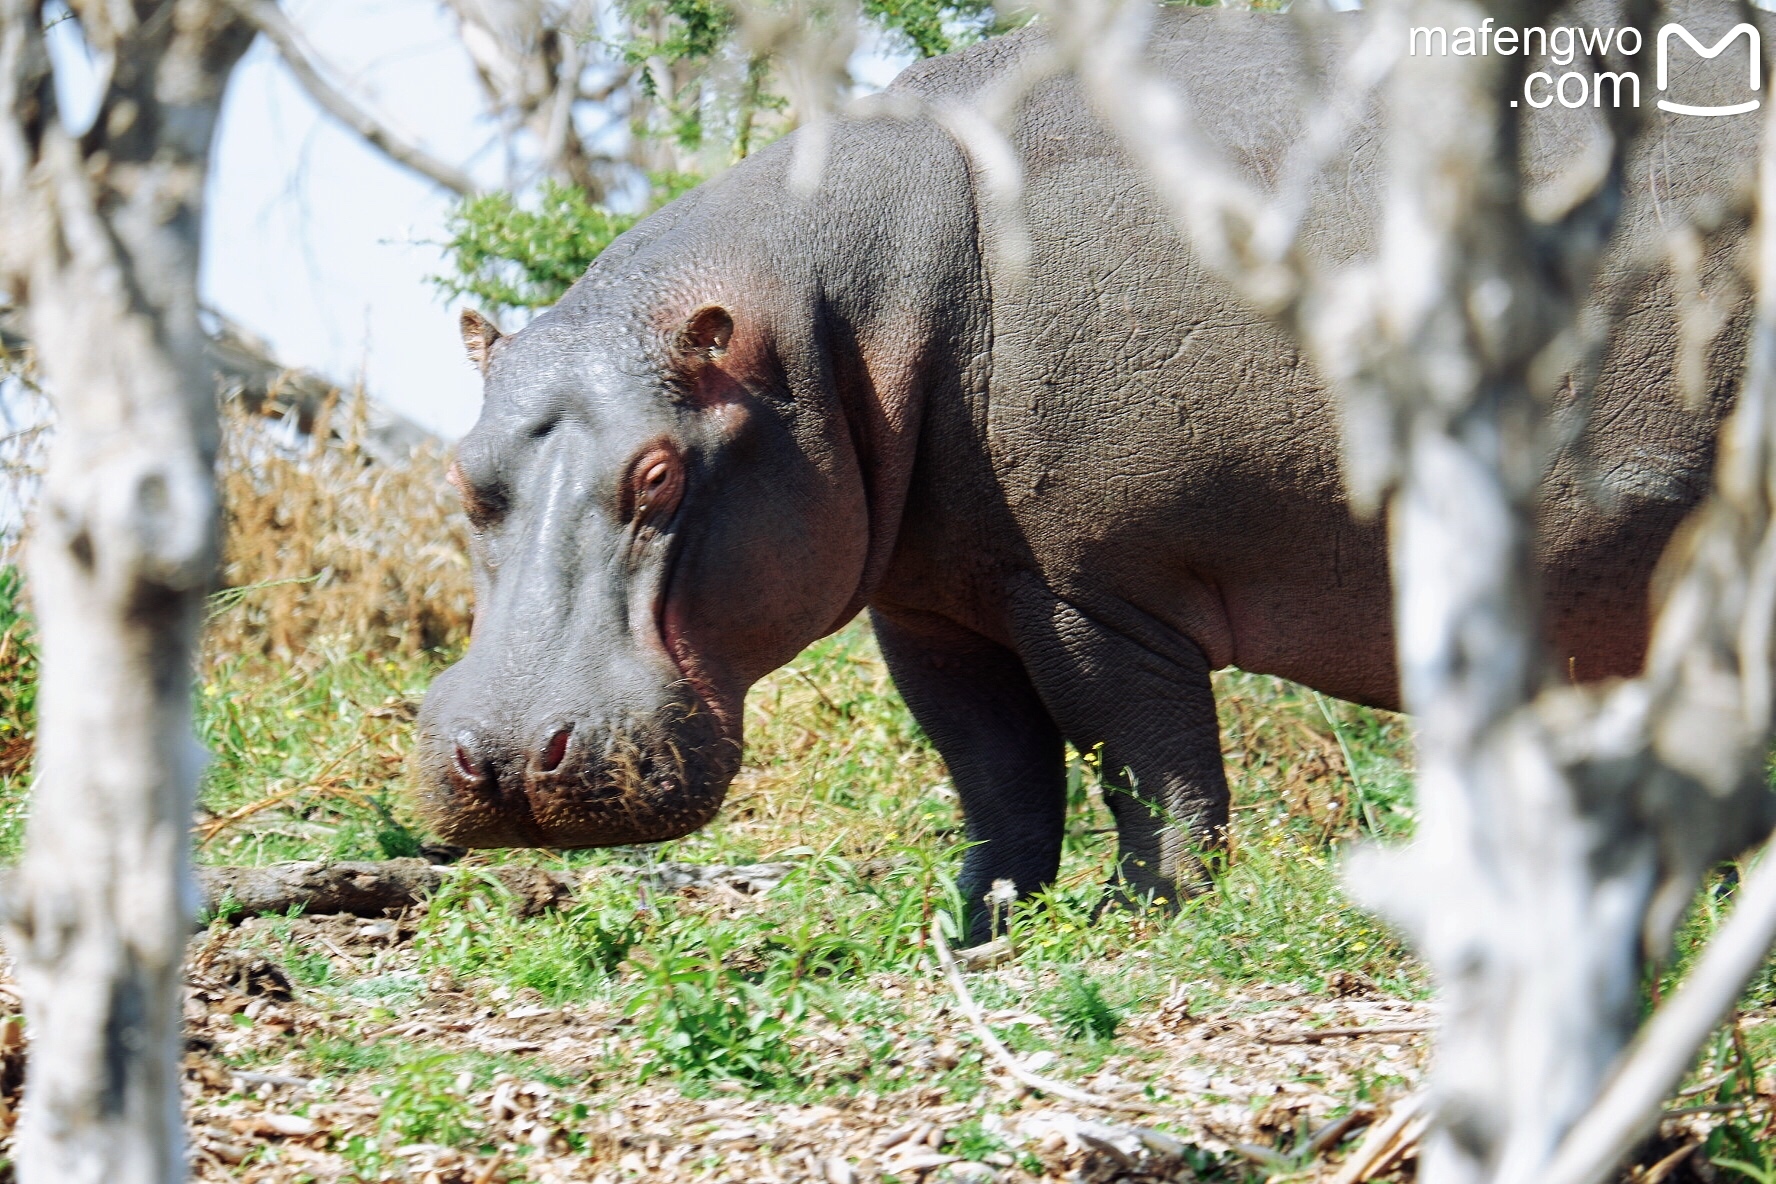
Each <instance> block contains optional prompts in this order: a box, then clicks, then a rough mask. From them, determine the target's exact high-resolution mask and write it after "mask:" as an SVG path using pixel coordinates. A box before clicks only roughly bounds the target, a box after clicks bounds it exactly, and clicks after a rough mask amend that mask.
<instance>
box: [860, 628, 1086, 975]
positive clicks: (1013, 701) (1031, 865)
mask: <svg viewBox="0 0 1776 1184" xmlns="http://www.w3.org/2000/svg"><path fill="white" fill-rule="evenodd" d="M871 617H872V621H873V623H874V625H875V630H876V640H877V642H878V644H880V646H881V647H882V656H883V657H884V658H886V659H887V662H888V670H889V673H890V674H892V675H893V676H894V685H895V686H896V687H897V688H899V690H900V693H901V697H902V698H904V699H905V700H906V703H907V707H908V708H909V709H911V711H912V713H913V718H914V719H916V720H918V721H919V726H920V727H921V728H923V729H924V730H925V734H926V735H927V736H929V737H930V738H931V742H932V744H934V745H935V746H936V747H937V751H938V752H939V754H941V755H942V756H943V758H944V763H945V764H946V765H948V766H949V771H950V779H951V781H953V782H954V783H955V786H956V796H957V798H958V799H960V801H961V804H962V816H963V822H964V826H965V828H966V833H967V835H968V838H969V840H970V841H971V842H972V843H973V844H974V845H973V846H971V847H970V848H969V849H968V852H967V854H966V855H964V856H963V860H962V873H961V875H960V876H959V877H958V880H957V887H958V888H959V890H960V892H961V896H962V899H963V901H964V904H965V907H966V908H967V910H968V917H967V920H966V931H967V938H968V941H969V942H970V943H971V944H973V943H979V942H982V941H986V940H987V939H988V938H989V937H990V936H991V932H990V925H991V915H990V912H989V910H988V907H987V906H986V904H985V897H986V896H987V894H988V892H989V891H990V890H991V889H992V887H993V884H994V882H995V881H997V880H1010V881H1011V882H1012V883H1013V884H1014V885H1015V886H1016V888H1017V892H1018V895H1019V896H1028V895H1030V894H1031V893H1033V892H1037V891H1040V890H1041V889H1043V888H1045V887H1047V886H1048V885H1049V884H1050V883H1052V882H1053V880H1054V877H1055V873H1056V872H1057V871H1058V870H1059V869H1060V863H1061V837H1062V832H1063V828H1064V826H1065V823H1066V809H1067V784H1066V762H1065V758H1064V751H1063V748H1062V742H1061V733H1060V730H1059V729H1058V728H1057V727H1056V726H1055V723H1054V720H1053V719H1051V718H1050V717H1049V714H1048V711H1047V709H1046V708H1045V707H1044V706H1043V703H1042V700H1041V698H1040V697H1039V696H1038V695H1037V693H1036V690H1035V687H1034V686H1032V685H1031V682H1030V679H1029V676H1028V675H1027V674H1026V673H1025V672H1024V667H1023V664H1022V663H1021V662H1019V661H1018V657H1017V655H1016V654H1014V653H1012V652H1011V651H1010V650H1008V649H1006V648H1005V647H1004V646H1001V645H998V644H997V643H995V642H993V641H990V640H988V639H987V638H984V637H982V636H980V635H979V634H978V633H975V632H973V631H972V630H969V629H965V628H963V627H962V626H960V625H957V624H954V623H953V622H951V621H948V620H946V619H944V618H941V617H937V616H935V615H933V614H930V613H921V612H911V611H904V610H899V609H877V610H875V611H874V612H873V613H872V614H871Z"/></svg>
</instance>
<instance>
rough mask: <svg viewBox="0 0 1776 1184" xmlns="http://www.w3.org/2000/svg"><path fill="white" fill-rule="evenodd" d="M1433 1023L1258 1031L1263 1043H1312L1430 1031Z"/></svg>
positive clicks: (1434, 1028) (1434, 1027) (1433, 1026)
mask: <svg viewBox="0 0 1776 1184" xmlns="http://www.w3.org/2000/svg"><path fill="white" fill-rule="evenodd" d="M1435 1030H1436V1025H1435V1024H1376V1025H1373V1026H1372V1027H1367V1028H1287V1029H1285V1030H1283V1031H1281V1032H1260V1033H1259V1034H1258V1039H1259V1040H1261V1041H1263V1042H1264V1043H1265V1044H1314V1043H1317V1042H1319V1041H1321V1040H1335V1039H1337V1038H1338V1037H1341V1036H1396V1035H1402V1034H1404V1033H1407V1032H1432V1031H1435Z"/></svg>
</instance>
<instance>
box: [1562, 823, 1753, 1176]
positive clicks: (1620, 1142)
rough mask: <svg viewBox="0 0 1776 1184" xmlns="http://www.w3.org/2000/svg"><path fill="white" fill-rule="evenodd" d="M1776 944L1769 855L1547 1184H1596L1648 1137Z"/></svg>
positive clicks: (1566, 1147) (1575, 1132) (1577, 1130)
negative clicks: (1668, 1100)
mask: <svg viewBox="0 0 1776 1184" xmlns="http://www.w3.org/2000/svg"><path fill="white" fill-rule="evenodd" d="M1773 940H1776V854H1772V853H1770V852H1769V851H1768V850H1767V849H1766V852H1765V854H1764V857H1763V859H1762V860H1761V861H1760V862H1759V863H1758V866H1757V868H1756V869H1755V870H1754V871H1753V872H1752V873H1751V875H1750V877H1749V878H1747V879H1746V881H1745V882H1744V884H1743V885H1742V886H1741V887H1740V889H1739V904H1738V907H1736V908H1735V909H1734V910H1733V914H1732V916H1730V917H1728V918H1727V920H1726V923H1725V924H1723V925H1722V926H1721V927H1720V930H1719V931H1718V932H1717V933H1716V934H1715V935H1714V939H1713V940H1712V941H1710V942H1709V943H1708V945H1707V946H1706V947H1705V948H1704V949H1703V951H1702V957H1701V959H1700V960H1699V961H1698V962H1697V963H1696V968H1695V969H1694V970H1692V971H1690V974H1689V977H1687V978H1686V979H1684V982H1683V985H1682V986H1681V987H1679V988H1678V989H1677V993H1676V994H1674V995H1672V997H1671V999H1670V1000H1669V1001H1668V1002H1666V1004H1665V1006H1664V1007H1661V1008H1660V1009H1659V1010H1658V1011H1656V1012H1654V1013H1653V1018H1652V1019H1651V1020H1650V1021H1648V1023H1647V1025H1646V1027H1644V1028H1642V1029H1641V1032H1640V1037H1639V1039H1637V1040H1636V1041H1635V1042H1634V1044H1633V1045H1632V1046H1630V1048H1629V1049H1628V1051H1627V1052H1626V1053H1625V1054H1624V1055H1623V1057H1622V1062H1621V1067H1620V1068H1619V1069H1617V1070H1616V1072H1615V1073H1614V1074H1612V1075H1611V1077H1610V1082H1609V1085H1608V1086H1607V1087H1606V1088H1605V1089H1604V1091H1603V1094H1602V1095H1601V1096H1600V1097H1599V1098H1598V1100H1597V1102H1596V1104H1595V1105H1593V1106H1592V1107H1591V1110H1590V1111H1589V1112H1588V1113H1587V1114H1586V1115H1585V1116H1584V1117H1583V1118H1581V1119H1580V1120H1579V1121H1578V1122H1577V1123H1575V1124H1574V1125H1573V1128H1572V1130H1571V1131H1570V1132H1569V1133H1568V1134H1567V1136H1566V1138H1565V1140H1563V1141H1562V1142H1561V1145H1560V1151H1559V1152H1558V1154H1556V1155H1555V1157H1554V1161H1553V1164H1552V1165H1551V1167H1550V1168H1549V1171H1548V1176H1547V1184H1596V1181H1599V1180H1603V1179H1604V1178H1606V1177H1607V1176H1608V1175H1609V1173H1610V1172H1611V1171H1612V1170H1613V1168H1614V1166H1615V1164H1616V1163H1617V1162H1618V1161H1619V1160H1620V1159H1621V1158H1622V1156H1623V1155H1625V1154H1626V1153H1627V1152H1628V1150H1629V1148H1631V1147H1633V1145H1634V1143H1635V1142H1636V1141H1637V1140H1638V1139H1639V1138H1640V1137H1641V1136H1642V1135H1643V1134H1644V1133H1645V1132H1646V1131H1647V1129H1648V1128H1649V1127H1651V1125H1652V1124H1653V1122H1654V1121H1655V1119H1656V1116H1657V1115H1658V1114H1659V1103H1660V1102H1662V1101H1663V1100H1664V1099H1665V1098H1666V1097H1668V1096H1669V1095H1670V1093H1671V1090H1672V1088H1673V1087H1675V1086H1676V1085H1677V1083H1678V1082H1679V1081H1681V1080H1682V1079H1683V1075H1684V1073H1685V1072H1687V1071H1688V1070H1689V1067H1690V1064H1691V1062H1692V1061H1693V1060H1694V1058H1695V1050H1696V1049H1697V1048H1699V1047H1701V1044H1702V1041H1703V1040H1705V1039H1707V1037H1708V1033H1710V1032H1712V1031H1713V1030H1714V1028H1715V1026H1716V1025H1717V1024H1719V1023H1720V1022H1721V1020H1722V1019H1723V1018H1725V1016H1726V1014H1727V1012H1728V1010H1729V1009H1730V1008H1731V1007H1732V1006H1733V1003H1734V1001H1735V1000H1737V999H1738V998H1739V994H1740V992H1741V991H1743V990H1744V989H1745V984H1746V983H1747V982H1749V981H1750V980H1751V976H1752V975H1753V974H1755V973H1756V972H1757V969H1758V967H1760V966H1762V965H1763V962H1764V955H1765V954H1767V953H1768V952H1769V949H1770V943H1771V942H1772V941H1773Z"/></svg>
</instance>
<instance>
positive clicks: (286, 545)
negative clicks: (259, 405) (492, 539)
mask: <svg viewBox="0 0 1776 1184" xmlns="http://www.w3.org/2000/svg"><path fill="white" fill-rule="evenodd" d="M335 415H336V416H337V417H338V419H337V422H338V424H339V430H338V433H337V438H336V439H335V438H334V437H333V433H332V432H331V431H330V430H329V427H330V425H329V423H328V422H326V420H327V419H330V418H332V417H334V416H335ZM364 423H365V417H364V405H363V402H362V400H361V399H359V400H352V401H348V402H346V403H344V404H343V405H340V406H338V407H337V408H329V409H328V411H326V412H324V413H323V421H322V422H319V423H317V424H316V425H315V426H316V430H315V432H314V434H313V436H312V437H311V440H310V442H308V443H305V444H303V445H299V446H298V447H296V448H288V447H284V446H281V445H280V444H279V443H278V442H276V440H275V437H274V435H273V433H272V432H270V431H268V430H266V428H265V426H264V421H263V420H260V419H256V418H255V417H253V416H250V415H248V414H247V413H246V412H244V411H241V410H239V409H238V408H233V407H231V408H230V409H229V410H228V411H227V413H226V414H225V416H224V421H223V447H222V455H221V457H220V459H219V461H218V464H217V472H218V476H219V483H220V486H221V492H222V506H223V566H222V585H223V589H224V590H223V591H222V592H221V593H219V594H218V595H217V598H216V611H215V612H214V613H213V615H212V619H211V622H210V627H209V629H208V630H207V632H206V635H205V642H204V655H205V658H206V662H207V663H209V664H213V663H214V662H215V661H216V660H217V659H218V658H220V657H223V656H242V655H247V654H264V655H265V656H267V657H270V658H274V659H277V660H279V661H282V662H294V663H298V664H302V663H303V662H304V660H305V656H306V655H308V654H310V653H312V652H314V651H316V650H318V649H322V648H344V649H345V650H347V651H349V652H353V653H360V654H364V655H366V656H371V657H374V656H378V655H382V654H386V653H390V652H401V653H408V654H411V653H415V652H417V651H419V650H422V649H429V648H433V647H436V646H442V645H449V644H453V643H456V642H458V641H460V640H461V639H462V638H464V637H466V636H467V634H468V627H469V617H470V613H471V609H472V594H471V591H470V583H469V568H468V559H467V555H466V550H465V545H466V538H467V524H466V523H465V522H464V520H463V516H462V511H461V509H460V508H459V507H458V505H457V501H456V496H455V493H454V492H453V491H452V490H451V488H450V486H449V485H448V484H447V483H446V481H445V479H444V473H445V470H446V468H447V467H448V464H449V458H448V455H447V454H446V452H445V451H444V450H443V449H442V448H439V449H422V450H420V451H417V452H416V453H415V454H414V455H413V457H412V460H411V462H410V463H409V464H407V465H406V466H404V467H397V466H391V465H385V464H378V463H375V462H374V461H372V460H371V459H370V457H369V456H368V455H367V454H366V453H365V451H364V449H363V446H362V442H363V436H364ZM323 642H325V643H327V645H324V646H323V645H322V644H320V643H323Z"/></svg>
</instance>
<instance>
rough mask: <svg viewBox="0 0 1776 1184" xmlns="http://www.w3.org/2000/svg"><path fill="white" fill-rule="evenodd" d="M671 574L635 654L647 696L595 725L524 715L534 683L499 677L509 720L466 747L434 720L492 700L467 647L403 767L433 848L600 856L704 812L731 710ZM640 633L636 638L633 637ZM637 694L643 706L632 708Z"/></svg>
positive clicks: (725, 777) (710, 810)
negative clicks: (506, 691)
mask: <svg viewBox="0 0 1776 1184" xmlns="http://www.w3.org/2000/svg"><path fill="white" fill-rule="evenodd" d="M673 566H675V565H672V566H669V567H668V570H667V573H666V578H665V579H663V580H662V581H661V582H662V594H661V595H660V596H659V599H658V600H657V602H656V605H655V608H654V612H653V614H652V616H653V621H652V624H653V625H654V638H653V645H652V646H650V645H647V644H646V642H645V641H644V643H643V645H642V647H641V650H642V652H643V653H646V652H647V651H648V650H654V652H655V653H656V654H658V655H659V656H658V657H654V658H652V659H651V660H650V661H647V662H645V663H644V664H643V668H648V667H651V668H652V669H653V670H655V671H658V673H657V674H656V675H654V677H655V678H657V679H658V682H656V683H654V684H653V685H654V686H656V687H657V688H658V691H656V692H652V693H650V692H646V691H642V692H641V693H640V694H639V695H637V696H632V697H631V698H630V702H629V705H628V707H627V708H626V709H623V708H619V709H615V710H614V711H613V712H612V713H611V714H609V715H603V717H602V718H601V717H600V716H601V714H602V713H593V712H578V713H567V714H565V715H564V714H561V713H559V712H557V713H555V714H553V715H552V716H551V714H550V713H548V712H546V711H543V710H538V709H536V708H535V707H531V708H528V709H527V708H526V707H525V706H523V704H524V702H525V701H526V700H528V699H530V698H531V697H532V696H533V695H534V693H535V687H534V686H533V685H525V683H526V682H527V681H530V682H534V681H536V680H525V679H520V678H517V677H514V676H513V675H511V674H509V673H503V674H502V675H501V677H500V678H499V680H498V681H499V682H500V683H504V684H506V685H507V686H509V687H511V690H512V696H511V697H512V698H513V699H514V700H516V703H515V704H514V705H513V706H512V707H511V708H510V709H508V711H506V712H504V713H502V714H504V715H505V716H506V718H507V719H508V721H509V722H508V723H507V724H506V725H505V726H503V727H498V728H495V729H489V730H488V732H487V733H486V734H485V735H483V736H482V737H481V738H478V739H474V740H471V739H470V738H469V737H468V735H467V733H466V731H465V730H464V729H460V728H453V727H451V726H450V725H449V724H448V723H446V722H444V721H445V720H447V719H448V718H449V716H450V714H451V712H450V706H451V704H452V701H464V700H467V701H469V702H475V701H480V702H486V701H488V700H489V699H492V700H494V701H498V700H499V699H501V698H504V697H505V696H502V695H501V694H500V689H499V688H498V687H497V686H487V685H486V684H485V683H482V682H479V681H477V680H476V678H475V674H476V669H475V668H476V661H475V659H476V658H477V656H478V655H476V653H475V651H474V649H473V648H471V650H470V655H469V656H468V657H466V658H465V659H464V660H463V661H462V662H460V663H458V664H457V665H456V666H454V667H452V668H451V669H450V670H448V671H445V672H444V674H442V675H440V676H439V679H438V681H437V682H436V683H435V684H434V686H433V689H432V693H431V694H430V695H428V697H427V703H426V710H425V712H424V715H423V717H422V720H421V736H420V744H419V745H418V746H417V749H418V751H417V752H416V759H417V761H418V764H419V772H420V784H421V789H420V794H419V798H420V800H419V806H420V812H421V814H422V815H423V816H424V817H425V819H426V821H427V823H428V824H429V825H430V826H431V828H432V829H433V830H434V831H435V832H436V833H437V834H438V835H439V837H440V838H441V839H443V840H444V841H445V842H448V843H452V844H456V845H459V846H465V847H554V848H577V847H610V846H619V845H627V844H631V843H650V842H662V841H665V840H667V839H674V838H679V837H681V836H683V835H685V834H689V833H690V832H692V831H694V830H696V829H698V828H699V827H702V826H703V825H705V824H707V823H708V822H709V821H710V820H711V819H712V818H713V817H714V816H715V814H716V812H717V811H718V810H719V809H720V807H721V803H722V801H723V800H724V799H725V798H726V796H727V789H728V784H729V782H730V781H732V779H733V776H734V774H735V772H737V771H738V767H739V759H738V758H739V752H740V745H739V742H738V741H739V737H738V735H737V734H736V732H737V724H738V722H739V713H738V712H737V711H736V710H734V703H733V697H732V696H731V695H728V694H726V693H724V691H723V690H722V688H721V684H720V681H719V680H718V679H717V678H714V677H711V675H710V674H709V672H708V670H707V669H706V667H705V666H704V665H703V663H702V662H701V661H700V660H699V659H698V657H697V654H696V652H695V649H694V647H693V646H692V645H691V644H690V642H689V640H688V639H687V638H686V636H685V632H684V630H683V629H682V628H681V627H680V619H681V618H680V614H678V613H676V612H674V611H673V607H672V597H671V595H670V592H671V584H672V580H671V573H672V569H673ZM646 632H647V631H645V630H638V631H637V633H638V634H639V635H640V637H641V638H645V637H646ZM656 646H657V647H658V649H655V647H656ZM486 652H487V651H486V650H485V648H484V650H483V653H484V654H485V653H486ZM662 658H664V659H665V660H666V661H665V662H662V661H661V659H662ZM666 662H669V663H670V666H666ZM663 667H664V668H663ZM508 669H510V667H508ZM668 671H670V673H668ZM646 681H647V680H646V678H645V676H643V678H642V682H643V683H644V684H645V682H646ZM636 698H641V699H642V700H643V701H645V700H646V699H648V698H652V699H653V700H654V702H653V704H652V705H651V706H642V705H641V704H639V703H636V702H635V699H636ZM551 721H552V722H551ZM486 735H491V737H492V739H491V740H488V739H487V738H486Z"/></svg>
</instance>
